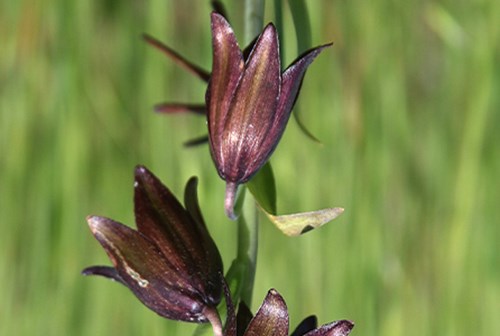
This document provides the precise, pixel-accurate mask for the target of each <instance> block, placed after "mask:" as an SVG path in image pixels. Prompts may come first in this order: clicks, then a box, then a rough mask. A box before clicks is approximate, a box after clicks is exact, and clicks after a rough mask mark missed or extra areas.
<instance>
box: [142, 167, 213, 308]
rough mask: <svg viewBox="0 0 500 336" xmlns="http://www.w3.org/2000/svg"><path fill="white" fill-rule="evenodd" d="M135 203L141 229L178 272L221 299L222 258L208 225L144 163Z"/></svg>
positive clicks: (209, 294) (209, 301) (210, 298)
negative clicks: (191, 213)
mask: <svg viewBox="0 0 500 336" xmlns="http://www.w3.org/2000/svg"><path fill="white" fill-rule="evenodd" d="M134 206H135V216H136V222H137V228H138V230H139V232H141V233H142V234H143V235H145V236H146V237H148V238H149V239H150V240H151V241H153V242H154V243H155V244H156V246H157V247H158V249H159V250H160V251H161V252H162V254H163V255H164V256H166V257H167V258H168V262H169V263H171V264H172V265H173V266H174V269H175V272H177V273H179V274H182V277H183V278H184V279H189V281H190V283H191V284H192V285H193V286H195V288H196V289H197V291H198V292H200V293H205V294H206V295H207V297H206V298H204V299H206V300H207V301H208V302H207V303H211V304H212V303H218V302H219V300H220V296H221V292H222V289H221V286H220V279H219V272H220V271H222V261H221V259H220V255H219V253H218V250H217V248H216V246H215V243H214V242H213V240H212V238H211V237H210V236H209V234H208V231H207V229H206V227H205V225H204V224H203V223H202V222H199V220H195V219H193V218H192V217H191V215H190V214H189V212H188V211H186V210H185V209H184V208H183V207H182V205H181V204H180V203H179V201H177V199H176V198H175V196H174V195H173V194H172V193H171V192H170V190H168V188H166V187H165V186H164V185H163V184H162V183H161V181H160V180H159V179H158V178H157V177H156V176H154V175H153V174H152V173H151V172H150V171H149V170H147V169H146V168H145V167H142V166H139V167H137V168H136V170H135V193H134ZM190 206H192V205H190Z"/></svg>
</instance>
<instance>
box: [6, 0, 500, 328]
mask: <svg viewBox="0 0 500 336" xmlns="http://www.w3.org/2000/svg"><path fill="white" fill-rule="evenodd" d="M226 2H227V5H228V6H227V7H228V14H229V16H230V18H231V19H232V23H233V25H234V27H235V31H236V34H237V35H239V36H241V34H242V27H243V26H242V23H241V21H240V19H241V17H242V14H241V12H239V7H238V6H239V2H237V1H234V2H232V1H231V2H229V1H226ZM308 4H309V14H310V15H311V25H312V26H311V31H312V34H313V35H312V43H313V44H314V45H317V44H321V43H325V42H329V41H333V42H335V44H334V46H333V48H330V49H329V50H327V51H325V55H322V57H320V58H318V60H317V61H316V62H315V64H314V66H312V67H311V68H310V69H309V72H308V74H307V75H306V78H305V82H304V86H303V89H302V91H301V97H300V98H299V101H298V105H299V106H300V109H301V119H302V120H303V122H304V123H305V124H306V125H307V127H308V129H309V130H311V131H312V132H313V134H314V135H316V136H317V137H318V138H319V139H320V140H321V142H322V143H323V145H318V144H316V143H314V142H312V141H310V140H309V139H308V138H307V137H305V136H304V135H303V134H302V133H301V132H300V130H299V129H298V127H297V125H296V124H295V122H294V121H293V120H291V122H290V125H289V127H288V128H287V130H286V131H285V135H284V137H283V139H282V141H281V143H280V145H279V146H278V149H277V151H276V152H275V154H274V156H273V157H272V160H271V161H272V163H273V170H274V174H275V180H276V183H277V196H278V204H277V207H278V212H279V213H290V212H298V211H307V210H311V209H320V208H325V207H329V206H342V207H344V208H345V209H346V210H345V213H344V214H343V215H342V216H341V217H340V218H339V219H337V220H336V221H334V222H332V223H331V224H329V225H326V226H324V227H322V228H319V229H317V230H314V231H312V232H310V233H307V234H305V235H304V236H301V237H298V238H289V237H285V236H284V235H282V234H281V233H280V232H279V231H278V230H277V229H276V228H275V227H274V226H273V225H272V224H270V223H268V222H266V219H265V217H264V216H262V224H261V226H260V227H261V234H260V237H261V239H260V251H259V263H258V268H257V275H256V276H257V277H256V288H255V298H256V299H255V300H254V301H255V302H257V303H258V302H260V301H261V300H262V297H264V295H265V293H266V292H267V291H268V289H269V288H276V289H277V290H278V291H279V292H280V293H281V294H282V295H283V297H285V298H286V301H287V305H288V307H289V313H290V318H291V325H296V324H297V323H298V322H299V321H300V320H301V319H302V318H303V317H305V316H307V315H309V314H311V313H316V314H317V315H318V316H319V322H320V324H321V323H324V322H327V321H331V320H334V319H341V318H348V319H352V320H354V321H355V322H356V328H355V329H354V331H353V335H384V336H392V335H405V336H413V335H415V336H417V335H418V336H420V335H441V336H443V335H467V334H475V335H494V334H495V333H497V332H498V330H499V329H500V322H499V320H498V318H497V315H498V311H500V272H499V270H500V267H499V265H500V253H499V248H498V241H499V237H500V220H499V216H498V200H499V199H500V182H499V180H500V177H499V172H500V150H499V145H498V144H499V143H500V136H499V134H500V132H498V127H499V126H498V125H500V113H499V111H500V98H499V97H500V96H499V95H498V92H500V65H499V62H498V60H499V59H500V46H499V42H498V41H500V26H499V25H498V17H500V2H498V1H495V0H484V1H481V0H476V1H465V2H464V1H463V2H456V1H444V0H443V1H434V2H430V1H427V2H422V1H404V2H401V1H400V2H394V1H371V2H366V1H357V0H354V1H330V0H324V1H310V2H308ZM266 6H267V9H268V10H267V12H266V18H267V19H266V21H268V20H269V19H271V18H272V3H271V2H268V3H267V4H266ZM209 13H210V6H209V2H208V1H207V2H206V3H205V2H202V1H173V0H170V1H165V0H162V1H160V0H152V1H147V2H144V1H128V2H114V1H63V0H45V1H41V2H34V1H23V0H21V1H3V2H2V3H1V5H0V33H1V36H2V43H1V47H0V228H1V234H0V288H1V289H2V303H1V304H0V334H1V335H124V336H125V335H149V336H153V335H162V336H163V335H187V334H189V333H190V332H191V331H192V330H193V328H194V326H193V325H190V324H182V323H175V322H169V321H166V320H164V319H162V318H160V317H158V316H157V315H155V314H154V313H152V312H151V311H149V310H148V309H146V308H145V307H143V306H142V305H140V304H139V303H138V302H137V301H136V299H135V298H134V297H133V295H132V294H130V293H129V292H128V290H127V289H126V288H124V287H123V286H120V285H118V284H113V283H110V282H108V281H106V280H101V279H89V278H85V277H83V276H80V275H79V272H80V271H81V269H82V268H83V267H85V266H87V265H92V264H107V263H108V260H107V257H106V255H105V254H104V253H103V252H102V249H101V248H100V247H99V246H98V244H97V243H96V242H95V240H94V239H93V237H92V235H91V233H90V232H89V230H88V228H87V225H86V223H85V216H87V215H89V214H95V215H106V216H109V217H111V218H114V219H116V220H118V221H120V222H124V223H133V205H132V190H133V188H132V183H133V168H134V166H135V165H136V164H139V163H140V164H145V165H147V166H148V167H150V168H151V169H152V170H153V171H154V172H155V173H156V174H157V175H158V176H159V177H160V178H161V179H162V181H163V182H164V183H165V184H167V185H168V186H169V187H170V188H171V189H172V191H173V192H174V193H175V194H176V195H177V196H180V195H182V190H183V185H184V183H185V181H187V179H188V178H189V177H190V176H192V175H197V176H199V178H200V183H199V198H200V203H201V207H202V210H203V213H204V215H205V219H206V222H207V224H208V226H209V229H210V231H211V232H212V233H213V236H214V239H215V240H216V242H217V243H218V244H219V246H220V250H221V254H222V256H223V259H224V262H225V265H226V267H228V266H229V263H230V262H231V259H232V257H233V256H234V254H235V238H234V237H235V225H234V223H232V222H230V221H229V220H227V219H226V218H225V216H224V211H223V206H222V204H223V202H222V199H223V196H224V183H223V181H222V180H220V179H219V177H218V176H217V173H216V172H215V169H214V167H213V164H212V161H211V158H210V155H209V152H208V147H203V146H202V147H197V148H192V149H189V150H186V149H184V148H182V146H181V144H182V141H184V140H185V139H188V138H190V137H191V136H192V135H197V134H199V135H202V134H205V133H206V126H205V123H204V121H203V119H200V117H196V116H174V117H168V118H167V117H164V116H161V115H155V114H153V113H152V112H151V108H152V106H153V104H155V103H157V102H159V101H173V100H177V101H182V102H185V101H192V102H202V101H203V99H204V89H205V84H204V83H201V82H199V81H198V80H197V79H196V78H194V77H191V76H190V75H189V74H186V73H185V72H183V71H182V70H181V69H179V68H177V67H176V66H175V65H174V64H173V63H172V62H171V61H170V60H168V59H166V58H165V57H164V56H163V55H161V53H158V52H157V51H156V50H154V49H152V48H150V47H149V46H148V45H147V44H145V43H144V42H143V41H142V40H141V38H140V36H141V33H143V32H146V33H149V34H151V35H153V36H155V37H158V38H159V39H161V40H162V41H165V42H168V44H169V45H170V46H172V47H174V48H176V50H178V51H179V52H181V53H182V54H183V55H186V56H187V57H189V59H191V60H193V61H194V62H196V63H197V64H201V65H203V66H204V67H205V68H207V69H209V67H210V64H211V59H210V57H211V56H210V55H211V51H210V29H209ZM283 14H284V16H283V21H284V30H285V36H282V37H281V38H282V40H284V47H285V51H286V56H285V61H286V62H285V63H287V64H288V63H290V62H291V61H292V59H293V58H294V56H295V55H296V46H295V34H294V31H293V24H292V18H291V15H290V12H289V10H288V9H287V6H284V10H283ZM256 308H257V307H256V306H254V307H252V309H253V311H254V312H255V309H256Z"/></svg>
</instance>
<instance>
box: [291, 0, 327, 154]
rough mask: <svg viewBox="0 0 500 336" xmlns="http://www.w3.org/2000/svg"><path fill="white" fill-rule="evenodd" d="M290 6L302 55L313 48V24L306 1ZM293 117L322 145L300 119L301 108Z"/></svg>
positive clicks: (295, 2) (298, 47) (305, 132)
mask: <svg viewBox="0 0 500 336" xmlns="http://www.w3.org/2000/svg"><path fill="white" fill-rule="evenodd" d="M288 5H289V7H290V11H291V12H292V18H293V25H294V26H295V36H296V37H297V52H298V54H299V55H300V54H302V53H303V52H304V51H306V50H308V49H310V48H311V47H312V43H311V22H310V20H309V13H308V11H307V5H306V2H305V0H289V1H288ZM293 117H294V119H295V121H296V122H297V125H299V128H300V130H301V131H302V133H304V134H305V135H306V136H307V137H308V138H309V139H311V140H312V141H314V142H316V143H319V144H321V141H320V140H319V139H318V138H317V137H316V136H314V135H313V134H312V133H311V131H309V130H308V129H307V127H306V125H305V124H304V123H303V122H302V119H301V118H300V109H299V106H297V105H296V106H295V108H294V110H293Z"/></svg>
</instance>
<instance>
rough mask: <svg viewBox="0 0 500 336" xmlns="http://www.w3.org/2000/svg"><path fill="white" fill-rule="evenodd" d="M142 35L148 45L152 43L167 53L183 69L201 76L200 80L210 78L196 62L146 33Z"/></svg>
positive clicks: (206, 80)
mask: <svg viewBox="0 0 500 336" xmlns="http://www.w3.org/2000/svg"><path fill="white" fill-rule="evenodd" d="M142 37H143V38H144V40H145V41H146V42H147V43H149V44H150V45H152V46H153V47H155V48H156V49H158V50H160V51H161V52H163V53H164V54H165V55H167V56H168V57H170V58H171V59H173V60H174V62H175V63H177V64H178V65H180V66H181V67H183V68H184V69H186V70H188V71H189V72H191V73H193V74H195V75H196V76H198V77H199V78H201V80H203V81H205V82H208V80H209V79H210V73H209V72H207V71H205V70H204V69H202V68H200V67H199V66H197V65H196V64H193V63H191V62H189V61H188V60H187V59H185V58H184V57H182V56H181V55H179V54H178V53H177V52H175V51H174V50H173V49H171V48H170V47H168V46H166V45H165V44H163V43H161V42H160V41H158V40H157V39H155V38H153V37H151V36H149V35H147V34H143V35H142Z"/></svg>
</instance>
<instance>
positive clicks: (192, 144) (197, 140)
mask: <svg viewBox="0 0 500 336" xmlns="http://www.w3.org/2000/svg"><path fill="white" fill-rule="evenodd" d="M207 142H208V135H202V136H199V137H197V138H194V139H191V140H188V141H186V142H184V146H185V147H196V146H199V145H203V144H206V143H207Z"/></svg>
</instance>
